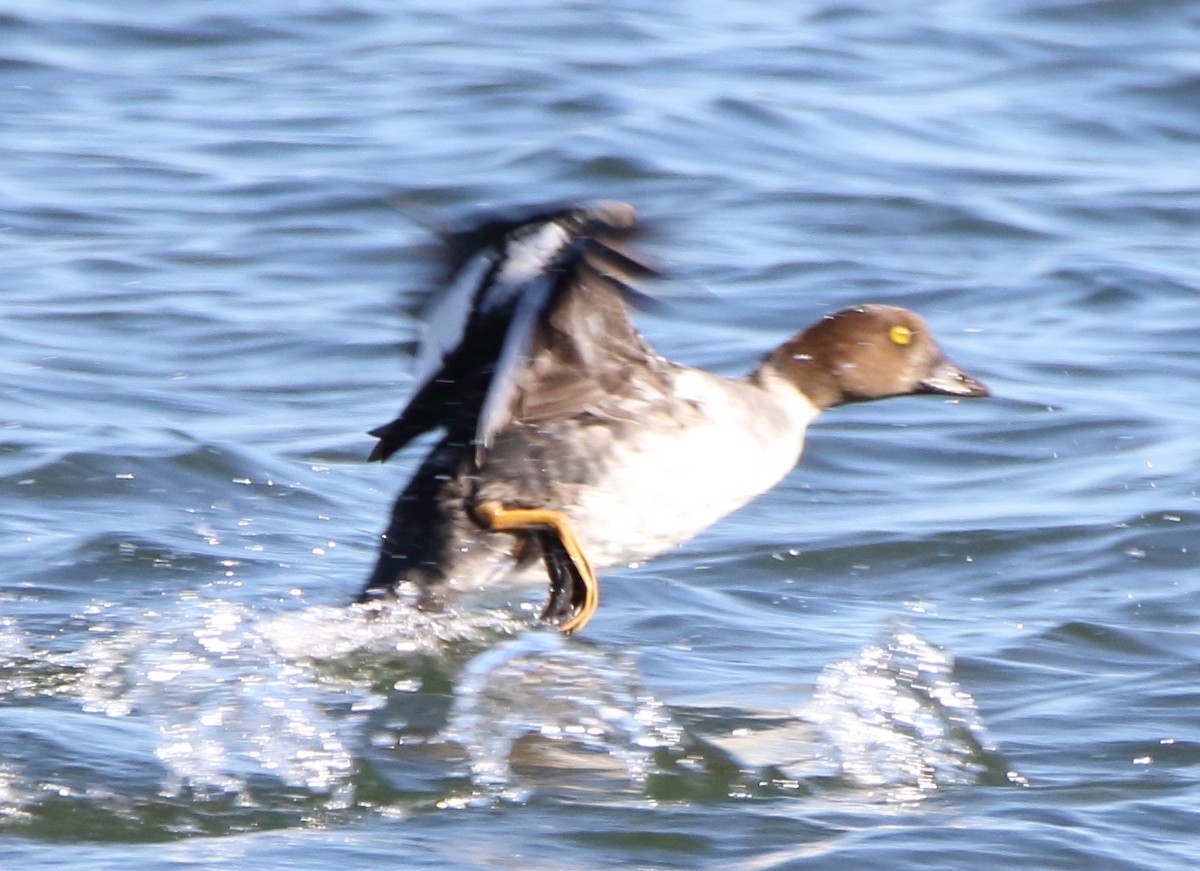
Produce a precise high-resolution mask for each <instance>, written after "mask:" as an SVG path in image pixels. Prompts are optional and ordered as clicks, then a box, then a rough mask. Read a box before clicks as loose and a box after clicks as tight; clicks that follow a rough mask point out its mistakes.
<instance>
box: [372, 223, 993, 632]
mask: <svg viewBox="0 0 1200 871" xmlns="http://www.w3.org/2000/svg"><path fill="white" fill-rule="evenodd" d="M633 230H634V221H633V213H632V209H631V208H630V207H628V206H626V205H624V204H621V203H609V202H602V203H598V204H595V205H590V206H572V207H567V208H564V209H559V210H551V211H545V212H540V213H537V214H535V215H532V216H528V217H525V218H518V219H513V220H510V221H500V220H497V221H491V222H485V223H482V224H479V225H477V226H474V227H472V228H470V229H468V230H467V231H464V232H461V233H458V234H452V235H451V236H449V237H447V247H448V249H449V250H450V251H451V270H450V271H451V275H450V279H449V281H448V283H447V286H448V288H449V289H448V291H447V292H446V293H445V295H444V296H443V297H442V302H443V307H442V308H441V310H440V312H438V313H437V314H436V315H435V317H436V318H437V322H436V323H435V324H434V325H433V326H434V328H435V329H434V331H432V332H431V337H430V338H429V342H428V345H430V346H432V347H431V348H430V350H429V351H428V353H427V374H426V375H425V377H424V379H423V381H422V382H421V387H419V388H418V390H417V392H416V394H415V396H414V399H413V400H412V401H411V402H410V403H409V405H408V406H407V408H406V409H405V410H404V411H403V412H402V413H401V415H400V416H399V417H398V418H397V419H396V420H395V421H393V422H392V423H389V424H387V425H385V426H383V427H380V428H378V429H376V430H374V431H373V432H372V434H373V435H375V436H377V437H378V438H379V439H380V441H379V444H378V445H377V446H376V449H375V451H374V452H373V453H372V459H385V458H386V457H387V456H389V455H390V454H391V453H393V452H395V451H396V450H399V449H400V448H402V447H403V446H404V445H406V444H407V443H408V442H409V441H410V440H411V439H412V438H414V437H415V436H417V435H419V434H421V433H423V432H425V431H427V430H431V429H440V430H442V432H443V435H442V437H441V439H440V440H439V441H438V442H437V443H436V444H435V445H434V447H433V448H432V450H430V452H429V453H428V455H427V456H426V457H425V459H424V461H423V462H422V463H421V465H420V467H419V468H418V470H417V472H416V473H415V474H414V475H413V477H412V478H411V480H410V481H409V483H408V485H407V486H406V488H405V489H404V491H403V492H402V493H401V494H400V496H399V498H398V499H397V500H396V503H395V506H394V508H393V511H392V517H391V522H390V523H389V525H388V528H387V530H386V532H385V533H384V535H383V540H382V547H381V550H380V555H379V559H378V561H377V563H376V566H375V570H374V572H373V573H372V575H371V577H370V578H369V579H368V581H367V584H366V586H365V588H364V590H363V593H362V595H361V597H360V600H362V601H371V600H374V599H378V598H380V597H388V596H393V595H397V594H401V593H407V594H408V595H409V596H415V599H416V601H417V602H418V603H419V604H425V605H429V604H431V603H435V602H438V601H440V600H441V599H442V598H443V597H444V596H445V595H446V594H447V593H448V592H449V591H451V590H456V589H470V588H475V587H480V586H486V585H488V584H491V583H493V582H495V581H496V580H497V579H498V578H500V577H503V576H505V575H509V574H512V573H515V572H521V571H523V570H529V569H533V568H536V563H537V561H538V560H539V559H541V560H543V561H544V562H545V565H546V570H547V573H548V574H549V577H550V581H551V597H550V603H549V604H548V606H547V611H546V612H545V613H544V615H543V616H549V617H554V618H555V619H559V620H565V621H566V623H567V625H568V626H569V628H579V626H581V625H582V623H583V622H586V619H587V617H588V616H590V610H588V607H589V606H584V605H582V604H581V603H582V601H583V599H582V598H581V596H582V594H581V593H580V592H579V591H578V590H572V589H571V587H572V585H573V584H575V585H579V584H584V582H585V581H587V578H588V577H590V572H591V568H590V566H588V563H589V562H590V563H591V564H592V565H594V566H596V567H598V568H601V569H603V568H608V567H612V566H617V565H623V564H627V563H630V562H634V561H640V560H643V559H647V558H649V557H652V556H654V555H656V554H658V553H661V552H662V551H664V550H666V549H668V548H671V547H674V546H675V545H678V544H680V543H681V542H684V541H686V540H688V539H690V538H692V537H693V536H695V535H696V534H697V533H699V532H701V531H702V530H704V529H705V528H707V527H708V526H710V525H712V524H713V523H715V522H716V521H717V520H719V519H720V518H722V517H723V516H725V515H726V514H728V513H730V512H731V511H734V510H736V509H738V508H740V507H742V506H743V505H745V504H746V503H747V502H749V501H750V500H751V499H753V498H754V497H755V496H757V495H759V494H761V493H763V492H765V491H766V490H769V489H770V488H772V487H773V486H775V484H777V483H778V482H779V481H780V480H781V479H782V478H783V477H784V476H785V475H786V474H787V473H788V472H789V471H791V469H792V468H793V467H794V466H795V465H796V463H797V461H798V460H799V458H800V455H801V453H802V451H803V447H804V436H805V432H806V430H807V427H808V425H809V423H810V422H811V421H812V420H813V418H815V417H816V416H817V415H818V414H819V413H820V412H821V411H822V410H824V409H825V408H829V407H832V406H835V405H839V404H842V403H844V402H851V401H862V400H868V399H877V398H883V397H886V396H895V395H903V394H908V393H923V392H936V393H947V394H951V395H959V396H978V395H983V394H985V393H986V388H984V387H983V385H982V384H980V383H979V382H977V381H975V380H974V379H972V378H970V377H969V376H967V375H966V374H965V373H963V372H962V370H960V369H958V367H956V366H955V365H954V364H952V363H950V361H949V360H947V359H946V358H945V356H944V355H943V354H942V353H941V351H940V349H938V347H937V344H936V343H935V342H934V341H933V339H932V337H931V336H930V335H929V331H928V328H927V327H926V326H925V324H924V322H923V321H922V320H921V319H920V318H919V317H918V316H917V315H915V314H913V313H912V312H908V311H906V310H904V309H900V308H895V307H892V306H882V305H866V306H858V307H855V308H852V309H846V310H844V311H842V312H838V313H836V314H834V315H830V316H827V317H826V318H823V319H822V320H820V321H818V322H817V323H816V324H814V325H813V326H812V327H810V328H809V329H807V330H804V331H802V332H800V333H798V334H796V335H795V336H793V337H792V338H791V339H790V340H788V341H787V342H785V343H784V344H783V345H781V346H780V347H779V348H777V349H775V350H774V351H772V352H771V353H770V354H768V355H767V357H766V358H765V359H764V360H763V361H762V363H761V364H760V365H759V366H758V367H757V368H756V369H755V370H754V371H753V372H752V373H751V374H750V375H748V376H747V377H745V378H740V379H736V378H728V377H725V376H721V375H716V374H713V373H709V372H706V371H703V370H700V369H695V368H691V367H688V366H684V365H681V364H678V363H675V362H672V361H669V360H667V359H665V358H663V357H662V356H661V355H659V354H658V353H657V352H655V351H654V350H653V349H652V348H651V347H650V346H649V344H648V343H647V342H646V341H645V339H644V338H643V337H642V336H641V335H639V334H638V332H637V331H636V329H635V328H634V326H633V323H632V321H631V320H630V316H629V301H630V300H631V299H632V300H633V301H637V300H638V299H639V298H641V295H640V294H639V292H638V291H636V289H635V287H634V284H635V283H636V281H637V280H639V279H642V278H645V277H647V276H649V275H652V274H653V272H654V271H653V270H652V269H650V268H649V267H647V266H645V264H643V263H642V262H641V261H639V260H638V259H636V258H635V257H633V256H632V255H630V254H629V253H628V252H627V251H626V250H625V247H624V243H625V241H626V240H627V239H628V237H629V236H630V235H632V233H633ZM451 303H453V304H451ZM481 506H488V507H489V508H490V509H491V510H499V511H512V510H514V509H515V510H516V513H515V514H512V515H502V519H501V521H500V522H496V521H495V520H494V517H495V515H493V514H488V513H487V512H486V511H485V512H482V513H481V511H480V507H481ZM527 510H532V511H534V512H542V513H537V514H536V517H535V515H534V514H529V513H528V511H527ZM522 511H525V513H522ZM507 516H511V517H515V518H517V520H514V521H512V524H511V525H505V523H506V522H507V520H506V519H505V518H506V517H507ZM529 518H534V519H536V520H539V521H542V520H546V519H547V518H550V521H551V522H550V524H549V525H546V524H545V523H537V524H533V525H528V524H525V520H527V519H529ZM572 533H573V539H574V540H573V541H572ZM564 544H565V545H568V546H567V547H566V548H565V549H564V548H563V547H562V545H564ZM587 583H590V584H592V585H593V586H594V584H595V582H594V579H592V580H590V581H587ZM594 600H595V595H594V592H593V593H592V597H591V600H590V601H591V604H590V609H591V610H594V607H595V605H594ZM581 610H582V611H586V613H580V612H581ZM572 611H576V615H575V616H574V617H572V616H571V612H572Z"/></svg>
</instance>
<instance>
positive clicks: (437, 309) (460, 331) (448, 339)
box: [416, 250, 495, 389]
mask: <svg viewBox="0 0 1200 871" xmlns="http://www.w3.org/2000/svg"><path fill="white" fill-rule="evenodd" d="M494 261H495V257H494V256H493V255H492V252H491V251H489V250H483V251H480V252H478V253H477V254H475V255H474V256H473V257H472V258H471V259H470V260H469V261H468V262H467V264H466V265H465V266H463V268H462V269H460V270H459V271H458V275H456V276H455V277H454V283H453V284H451V285H450V287H449V288H447V289H446V291H445V292H444V293H439V294H437V295H436V296H435V297H434V298H433V300H432V303H431V304H430V306H429V307H428V308H427V309H426V310H425V311H424V312H423V313H422V322H423V327H422V330H421V351H420V357H419V358H418V362H417V382H416V383H417V385H418V389H420V388H421V387H424V386H425V385H426V384H427V383H428V382H429V379H431V378H433V377H434V376H435V375H436V374H437V373H438V372H439V371H441V368H442V365H443V364H444V363H445V360H446V357H447V356H448V355H449V354H450V353H451V352H452V351H454V350H455V349H457V348H458V346H459V345H461V344H462V341H463V336H465V335H466V332H467V321H469V320H470V318H471V313H472V305H473V303H474V299H475V294H476V293H477V292H478V291H479V283H480V282H481V281H483V277H484V276H485V275H487V271H488V270H489V269H491V267H492V263H493V262H494Z"/></svg>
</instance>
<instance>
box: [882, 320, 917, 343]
mask: <svg viewBox="0 0 1200 871" xmlns="http://www.w3.org/2000/svg"><path fill="white" fill-rule="evenodd" d="M888 338H889V339H891V340H892V341H893V342H895V343H896V344H897V345H908V344H910V343H911V342H912V340H913V331H912V330H910V329H909V328H908V327H906V326H904V325H903V324H896V325H895V326H894V327H892V328H891V329H890V330H888Z"/></svg>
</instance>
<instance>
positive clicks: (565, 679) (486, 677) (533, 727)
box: [444, 631, 683, 800]
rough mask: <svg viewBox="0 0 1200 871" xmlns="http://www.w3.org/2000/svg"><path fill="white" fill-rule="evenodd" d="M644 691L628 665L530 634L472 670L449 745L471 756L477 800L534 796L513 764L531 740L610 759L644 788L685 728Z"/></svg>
mask: <svg viewBox="0 0 1200 871" xmlns="http://www.w3.org/2000/svg"><path fill="white" fill-rule="evenodd" d="M638 684H639V675H638V672H637V670H636V668H635V667H634V665H633V663H632V661H630V660H629V659H627V658H626V657H622V656H619V655H616V654H613V653H609V652H606V651H604V650H602V649H599V648H595V647H591V646H585V645H583V644H582V643H580V642H577V641H573V640H571V639H564V638H563V637H562V636H560V635H558V634H557V633H553V632H545V631H538V632H527V633H525V634H523V635H520V636H518V637H517V638H515V639H513V640H512V641H510V642H507V643H505V644H503V645H500V646H497V647H495V648H493V649H491V650H488V651H486V652H485V653H482V654H480V655H479V656H477V657H476V658H475V659H474V660H472V661H471V663H470V664H468V666H467V667H466V669H465V670H464V671H463V674H462V679H461V682H460V683H459V685H458V687H457V689H456V691H455V696H454V706H453V708H452V710H451V714H450V720H449V723H448V724H447V727H446V730H445V733H444V737H445V738H446V739H447V740H450V741H455V742H457V743H459V744H461V745H462V746H463V747H464V748H465V749H466V751H467V753H468V756H469V765H470V771H471V780H472V783H473V784H474V785H475V786H476V787H477V788H478V790H479V792H478V793H477V794H476V795H477V797H478V796H483V797H499V798H505V799H514V800H523V799H526V798H528V797H529V794H530V793H529V790H528V789H527V788H525V787H524V786H523V785H522V779H521V777H520V776H518V775H517V774H515V773H514V766H513V760H514V757H515V755H516V754H517V745H518V743H519V742H520V741H521V740H522V739H523V738H526V737H538V738H542V739H545V740H547V741H549V742H552V743H554V744H558V745H560V746H561V745H569V746H571V747H573V748H575V749H578V750H583V751H590V752H591V753H593V754H596V753H598V754H600V755H603V756H607V757H609V758H611V759H612V760H614V761H615V762H616V763H618V765H619V766H620V768H621V769H622V771H623V772H624V775H625V776H626V778H627V780H628V782H629V784H631V785H633V786H635V787H641V786H644V784H645V782H646V778H647V776H648V775H649V774H650V773H651V771H652V770H653V768H654V766H655V755H654V751H655V750H656V749H659V748H663V749H676V748H679V747H680V746H681V743H682V739H683V730H682V728H681V727H680V726H678V725H677V724H676V723H675V722H674V721H673V720H672V719H671V717H670V715H669V713H668V712H667V710H666V708H665V706H664V705H663V704H662V703H661V702H660V701H658V700H657V699H655V698H654V697H653V696H651V695H649V694H647V693H646V692H645V690H643V689H641V688H640V687H639V685H638ZM560 767H567V766H565V765H560Z"/></svg>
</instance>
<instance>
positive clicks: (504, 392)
mask: <svg viewBox="0 0 1200 871" xmlns="http://www.w3.org/2000/svg"><path fill="white" fill-rule="evenodd" d="M555 280H556V279H555V277H554V276H553V275H548V274H542V275H539V276H538V277H537V280H536V281H528V280H527V281H526V282H525V283H524V287H523V288H522V293H521V298H520V299H519V300H517V307H516V310H515V311H513V315H512V320H511V321H509V324H508V332H507V333H505V335H504V345H503V347H501V349H500V357H499V358H498V359H497V360H496V369H495V371H494V372H493V373H492V380H491V383H490V384H489V385H488V392H487V396H486V397H485V398H484V401H483V408H482V409H480V412H479V424H478V426H477V427H476V430H475V445H476V448H475V449H476V452H477V453H478V454H481V453H482V452H483V451H484V450H486V449H487V448H489V447H491V445H492V436H494V435H495V434H496V432H497V431H498V430H500V429H501V428H502V427H503V426H504V425H505V424H506V423H508V422H509V416H510V413H511V409H512V400H513V394H514V393H516V389H517V379H516V373H517V371H518V370H519V369H520V368H521V366H523V365H524V364H525V363H526V362H527V360H528V358H529V346H530V343H531V342H532V341H533V331H534V329H535V327H536V326H537V322H538V318H539V317H540V316H541V313H542V310H543V309H544V308H545V307H546V302H547V301H548V300H549V298H550V291H551V290H552V289H553V287H554V282H555ZM480 459H482V457H480Z"/></svg>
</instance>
